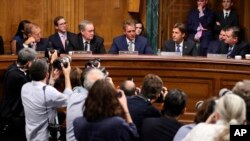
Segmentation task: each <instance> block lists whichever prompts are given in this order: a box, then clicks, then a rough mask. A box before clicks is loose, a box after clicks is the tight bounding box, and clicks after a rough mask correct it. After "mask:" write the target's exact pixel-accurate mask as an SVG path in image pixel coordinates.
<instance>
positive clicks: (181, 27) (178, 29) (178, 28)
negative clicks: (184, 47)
mask: <svg viewBox="0 0 250 141" xmlns="http://www.w3.org/2000/svg"><path fill="white" fill-rule="evenodd" d="M186 31H187V30H186V25H185V24H183V23H176V24H175V25H174V28H173V31H172V39H173V40H174V41H175V42H176V43H178V44H180V43H181V42H182V41H183V40H184V39H185V36H186Z"/></svg>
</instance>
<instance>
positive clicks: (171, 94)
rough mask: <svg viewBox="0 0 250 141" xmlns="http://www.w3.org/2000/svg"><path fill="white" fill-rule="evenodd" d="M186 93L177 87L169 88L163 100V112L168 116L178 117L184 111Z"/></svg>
mask: <svg viewBox="0 0 250 141" xmlns="http://www.w3.org/2000/svg"><path fill="white" fill-rule="evenodd" d="M186 104H187V95H186V94H185V93H184V92H183V91H182V90H179V89H171V90H169V91H168V94H167V95H166V97H165V100H164V106H163V113H164V115H167V116H170V117H179V116H180V115H182V114H183V113H184V112H185V109H186V108H185V107H186Z"/></svg>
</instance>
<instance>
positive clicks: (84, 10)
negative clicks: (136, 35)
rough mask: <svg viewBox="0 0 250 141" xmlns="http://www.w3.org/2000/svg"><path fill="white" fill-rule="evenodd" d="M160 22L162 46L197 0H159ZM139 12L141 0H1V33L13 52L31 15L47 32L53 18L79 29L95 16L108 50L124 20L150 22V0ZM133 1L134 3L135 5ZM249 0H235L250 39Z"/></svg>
mask: <svg viewBox="0 0 250 141" xmlns="http://www.w3.org/2000/svg"><path fill="white" fill-rule="evenodd" d="M159 1H160V6H159V7H160V8H159V9H160V11H159V15H160V25H159V37H160V38H159V46H161V45H162V42H163V41H164V40H167V39H170V38H171V33H172V27H173V25H174V24H175V23H176V22H185V21H186V17H187V13H188V11H189V10H190V9H191V8H194V7H196V0H159ZM139 3H140V7H139V10H138V11H139V12H128V11H129V10H130V8H131V7H132V8H135V7H134V6H136V5H138V0H35V1H34V0H1V1H0V5H1V8H0V21H1V23H0V35H2V36H3V39H4V45H5V53H6V54H8V53H9V52H10V49H9V41H10V40H11V37H12V36H13V35H14V34H15V32H16V30H17V26H18V23H19V21H21V20H23V19H28V20H30V21H32V22H35V23H37V24H39V25H40V26H41V28H42V31H43V36H44V37H48V36H49V35H51V34H52V33H53V32H54V25H53V19H54V17H56V16H58V15H62V16H64V17H65V18H66V20H67V23H68V29H69V31H72V32H75V33H77V32H78V28H77V25H78V23H79V22H80V21H81V20H83V19H89V20H92V21H93V22H94V24H95V27H96V32H97V34H99V35H101V36H102V37H104V39H105V42H104V44H105V47H106V49H107V50H108V49H109V48H110V45H111V43H112V39H113V37H114V36H117V35H120V34H122V27H121V26H122V21H123V20H124V19H128V18H139V19H141V20H142V22H143V23H144V25H146V23H145V22H146V0H139ZM131 4H132V5H131ZM248 5H250V1H249V0H234V7H235V9H236V10H237V11H238V14H239V18H240V23H241V26H242V27H243V29H244V30H245V37H246V39H247V40H249V39H250V30H249V28H250V20H249V19H250V13H249V11H248V10H249V8H248V7H247V6H248ZM209 6H210V7H211V8H212V9H213V10H220V8H221V3H220V1H219V0H218V1H217V0H216V1H214V0H209Z"/></svg>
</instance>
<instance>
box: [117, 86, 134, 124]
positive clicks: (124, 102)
mask: <svg viewBox="0 0 250 141" xmlns="http://www.w3.org/2000/svg"><path fill="white" fill-rule="evenodd" d="M117 92H118V93H120V94H121V96H119V97H118V101H119V102H120V104H121V106H122V108H123V110H124V112H125V120H126V121H127V122H128V123H133V120H132V118H131V116H130V113H129V110H128V104H127V98H126V96H125V94H124V92H123V91H122V90H120V89H118V90H117Z"/></svg>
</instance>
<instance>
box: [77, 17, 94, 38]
mask: <svg viewBox="0 0 250 141" xmlns="http://www.w3.org/2000/svg"><path fill="white" fill-rule="evenodd" d="M78 28H79V31H80V33H81V34H82V37H83V38H84V39H85V40H86V41H90V40H92V39H93V38H94V35H95V27H94V24H93V23H92V22H91V21H88V20H83V21H81V22H80V23H79V25H78Z"/></svg>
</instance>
